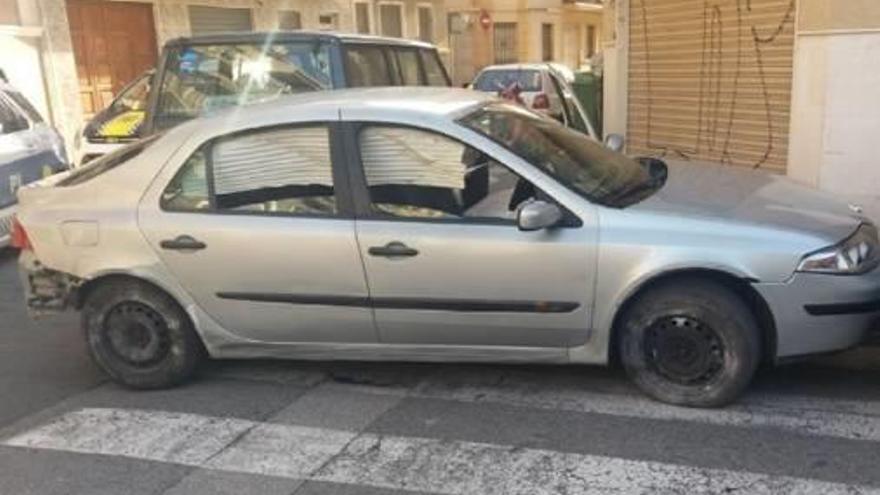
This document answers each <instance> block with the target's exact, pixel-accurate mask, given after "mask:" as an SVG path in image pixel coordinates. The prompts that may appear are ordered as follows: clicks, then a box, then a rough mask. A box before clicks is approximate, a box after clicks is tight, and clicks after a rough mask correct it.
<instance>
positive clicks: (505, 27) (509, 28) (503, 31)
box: [494, 22, 517, 64]
mask: <svg viewBox="0 0 880 495" xmlns="http://www.w3.org/2000/svg"><path fill="white" fill-rule="evenodd" d="M494 47H495V63H496V64H509V63H512V62H516V61H517V54H516V51H517V44H516V23H515V22H496V23H495V27H494Z"/></svg>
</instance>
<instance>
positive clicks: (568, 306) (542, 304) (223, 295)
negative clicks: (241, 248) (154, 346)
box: [217, 292, 580, 313]
mask: <svg viewBox="0 0 880 495" xmlns="http://www.w3.org/2000/svg"><path fill="white" fill-rule="evenodd" d="M217 297H219V298H220V299H232V300H237V301H254V302H269V303H289V304H317V305H325V306H356V307H374V308H381V309H420V310H434V311H460V312H472V313H481V312H494V313H571V312H573V311H575V310H576V309H578V307H580V304H578V303H575V302H559V301H481V300H472V299H415V298H397V297H379V298H373V299H372V300H371V299H370V298H367V297H358V296H316V295H301V294H270V293H260V292H218V293H217Z"/></svg>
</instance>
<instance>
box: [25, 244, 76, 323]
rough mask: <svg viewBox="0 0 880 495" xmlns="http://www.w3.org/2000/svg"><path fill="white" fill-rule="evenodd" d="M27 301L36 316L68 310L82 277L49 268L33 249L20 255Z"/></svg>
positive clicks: (74, 298) (73, 300)
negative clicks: (41, 261) (36, 255)
mask: <svg viewBox="0 0 880 495" xmlns="http://www.w3.org/2000/svg"><path fill="white" fill-rule="evenodd" d="M18 266H19V273H20V274H21V282H22V287H24V291H25V302H26V303H27V307H28V310H29V311H30V312H31V314H33V315H34V316H39V315H41V314H46V313H58V312H61V311H64V310H65V309H67V308H68V307H70V306H71V305H73V304H74V303H75V300H76V294H77V290H78V289H79V287H80V285H82V279H79V278H77V277H74V276H73V275H69V274H67V273H63V272H59V271H57V270H52V269H50V268H46V267H45V266H43V265H42V263H40V261H39V260H38V259H37V258H36V257H35V256H34V254H33V252H31V251H23V252H22V253H21V254H20V255H19V258H18Z"/></svg>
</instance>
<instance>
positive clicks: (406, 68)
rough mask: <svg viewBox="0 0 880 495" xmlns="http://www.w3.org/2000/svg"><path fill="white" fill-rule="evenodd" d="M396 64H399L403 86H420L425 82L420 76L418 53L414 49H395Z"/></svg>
mask: <svg viewBox="0 0 880 495" xmlns="http://www.w3.org/2000/svg"><path fill="white" fill-rule="evenodd" d="M394 54H395V55H396V56H397V61H398V65H399V66H400V74H401V79H402V82H403V85H404V86H422V85H424V84H425V81H424V79H423V78H422V68H421V67H420V66H419V53H418V52H417V51H415V50H407V49H395V50H394Z"/></svg>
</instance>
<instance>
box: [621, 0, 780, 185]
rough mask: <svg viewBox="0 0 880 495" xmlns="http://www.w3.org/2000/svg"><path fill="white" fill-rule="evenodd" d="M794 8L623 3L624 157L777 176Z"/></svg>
mask: <svg viewBox="0 0 880 495" xmlns="http://www.w3.org/2000/svg"><path fill="white" fill-rule="evenodd" d="M794 8H795V0H705V1H700V0H631V2H630V54H629V113H628V122H629V124H628V137H627V139H628V142H629V152H630V153H633V154H651V155H658V156H666V157H669V158H683V159H691V160H701V161H713V162H722V163H729V164H734V165H742V166H750V167H754V168H763V169H770V170H775V171H779V172H784V171H785V167H786V157H787V153H788V126H789V110H790V105H791V74H792V56H793V51H794Z"/></svg>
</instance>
